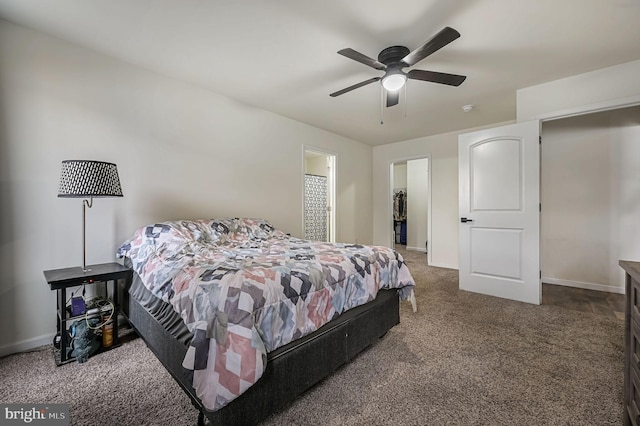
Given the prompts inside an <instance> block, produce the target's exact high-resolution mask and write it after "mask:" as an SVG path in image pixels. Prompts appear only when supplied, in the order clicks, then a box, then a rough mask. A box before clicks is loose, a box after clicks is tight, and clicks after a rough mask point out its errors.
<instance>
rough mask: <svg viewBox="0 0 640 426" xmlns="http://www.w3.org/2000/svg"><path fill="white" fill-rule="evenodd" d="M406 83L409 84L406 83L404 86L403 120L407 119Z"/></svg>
mask: <svg viewBox="0 0 640 426" xmlns="http://www.w3.org/2000/svg"><path fill="white" fill-rule="evenodd" d="M407 83H409V82H406V83H405V84H404V119H405V120H406V119H407V103H408V102H407V86H408V84H407Z"/></svg>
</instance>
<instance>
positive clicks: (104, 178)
mask: <svg viewBox="0 0 640 426" xmlns="http://www.w3.org/2000/svg"><path fill="white" fill-rule="evenodd" d="M58 197H61V198H84V200H82V270H83V271H85V272H87V271H88V269H87V256H86V243H85V235H86V234H85V229H86V227H85V210H86V207H89V208H91V207H92V206H93V199H94V198H101V197H122V188H121V187H120V179H119V178H118V169H117V167H116V165H115V164H113V163H106V162H104V161H93V160H64V161H63V162H62V170H61V172H60V186H59V188H58Z"/></svg>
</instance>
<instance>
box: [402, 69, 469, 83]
mask: <svg viewBox="0 0 640 426" xmlns="http://www.w3.org/2000/svg"><path fill="white" fill-rule="evenodd" d="M407 77H409V78H411V79H413V80H422V81H430V82H432V83H441V84H448V85H449V86H460V85H461V84H462V82H463V81H465V80H466V78H467V77H466V76H464V75H458V74H447V73H442V72H435V71H424V70H411V71H409V72H408V73H407Z"/></svg>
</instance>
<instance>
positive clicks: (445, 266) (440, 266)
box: [429, 262, 458, 271]
mask: <svg viewBox="0 0 640 426" xmlns="http://www.w3.org/2000/svg"><path fill="white" fill-rule="evenodd" d="M429 266H434V267H436V268H445V269H454V270H456V271H457V270H458V265H451V264H448V263H438V262H435V263H430V264H429Z"/></svg>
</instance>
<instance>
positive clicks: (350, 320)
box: [120, 273, 400, 425]
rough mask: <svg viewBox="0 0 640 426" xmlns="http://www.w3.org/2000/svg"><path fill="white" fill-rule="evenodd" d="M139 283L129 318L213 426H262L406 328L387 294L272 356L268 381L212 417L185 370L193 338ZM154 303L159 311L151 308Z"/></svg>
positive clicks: (129, 299) (130, 297)
mask: <svg viewBox="0 0 640 426" xmlns="http://www.w3.org/2000/svg"><path fill="white" fill-rule="evenodd" d="M139 280H140V278H139V277H138V276H137V275H136V274H135V273H134V284H133V286H132V288H124V286H123V287H122V288H121V297H122V298H121V299H120V300H121V301H122V305H123V306H122V308H123V309H122V311H123V314H124V315H125V317H126V318H127V319H128V321H129V323H130V324H131V325H132V326H133V328H134V329H135V331H136V332H137V333H138V334H139V335H140V336H141V337H142V339H143V340H144V341H145V343H146V344H147V346H148V347H149V348H150V349H151V351H152V352H153V353H154V354H155V355H156V357H157V358H158V359H159V360H160V362H161V363H162V365H164V367H165V368H166V369H167V371H169V373H170V374H171V375H172V376H173V378H174V379H175V380H176V382H178V384H179V385H180V386H181V387H182V389H183V390H184V391H185V392H186V394H187V395H188V396H189V398H191V401H192V403H193V405H194V406H195V407H196V408H197V409H198V410H199V415H198V424H199V425H203V424H204V416H206V417H207V418H208V419H209V420H210V422H211V423H212V424H213V425H244V424H247V425H249V424H251V425H252V424H256V423H259V422H260V421H261V420H264V419H266V418H267V417H268V416H269V415H271V414H273V413H275V412H277V411H280V410H282V409H283V408H285V407H286V406H287V405H288V404H290V403H291V402H292V401H293V400H294V399H295V398H296V397H297V396H299V395H300V394H302V393H303V392H305V391H306V390H308V389H310V388H311V387H312V386H313V385H315V384H316V383H318V382H319V381H321V380H322V379H324V378H326V377H327V376H329V375H330V374H331V373H332V372H333V371H335V370H336V369H338V368H339V367H340V366H342V365H344V364H345V363H347V362H349V361H350V360H352V359H353V358H354V357H355V356H356V355H357V354H358V353H360V352H361V351H363V350H364V349H366V348H367V347H368V346H370V345H372V344H373V343H375V342H376V341H377V340H378V339H380V338H381V337H382V336H384V335H385V334H386V333H387V331H389V330H390V329H391V328H392V327H394V326H395V325H397V324H399V323H400V313H399V298H398V293H397V290H395V289H394V290H381V291H380V292H379V293H378V296H377V297H376V299H375V300H373V301H371V302H369V303H367V304H366V305H363V306H359V307H356V308H353V309H351V310H349V311H347V312H345V313H344V314H343V315H341V316H340V317H338V318H336V319H335V320H333V321H331V322H330V323H328V324H326V325H324V326H323V327H321V328H320V329H318V330H317V331H315V332H314V333H312V334H310V335H308V336H305V337H303V338H301V339H298V340H296V341H294V342H291V343H289V344H288V345H285V346H283V347H281V348H278V349H277V350H275V351H273V352H270V353H269V354H268V356H267V366H266V369H265V372H264V374H263V376H262V377H261V378H260V379H259V380H258V381H257V382H256V383H255V384H254V385H253V386H251V387H250V388H249V389H248V390H247V391H246V392H245V393H243V394H242V395H240V396H239V397H238V398H236V399H235V400H233V401H231V402H230V403H229V404H228V405H226V406H225V407H223V408H221V409H220V410H217V411H213V412H212V411H208V410H207V409H205V408H204V407H203V405H202V402H201V401H200V399H199V398H198V397H197V396H196V392H195V390H194V389H193V387H192V386H191V383H192V376H193V372H192V371H190V370H187V369H185V368H183V367H182V361H183V359H184V356H185V353H186V351H187V346H188V342H189V341H190V336H191V334H190V333H189V332H188V330H186V326H184V323H183V322H182V320H181V319H180V317H179V315H178V314H176V313H175V312H173V309H172V307H171V306H170V305H169V304H166V303H164V302H162V301H161V300H160V299H156V298H155V297H154V296H152V295H151V296H149V295H150V293H149V292H148V290H147V289H146V288H145V287H144V286H143V285H141V284H139ZM136 281H137V282H138V285H137V283H136ZM153 299H155V301H153ZM149 301H152V302H151V303H153V304H155V307H150V306H149ZM160 305H162V306H160ZM167 318H169V319H167ZM179 326H182V329H180V327H179ZM176 328H178V329H179V330H180V331H176ZM168 329H171V330H172V331H169V330H168Z"/></svg>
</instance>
